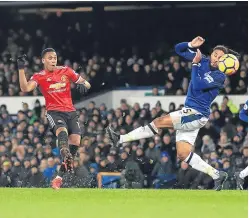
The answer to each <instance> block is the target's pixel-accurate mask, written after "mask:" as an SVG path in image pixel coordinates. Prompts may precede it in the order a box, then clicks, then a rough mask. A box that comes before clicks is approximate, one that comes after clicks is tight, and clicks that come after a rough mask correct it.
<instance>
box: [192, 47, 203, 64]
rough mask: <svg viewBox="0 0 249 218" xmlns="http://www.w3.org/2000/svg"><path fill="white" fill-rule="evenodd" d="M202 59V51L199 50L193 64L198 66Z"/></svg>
mask: <svg viewBox="0 0 249 218" xmlns="http://www.w3.org/2000/svg"><path fill="white" fill-rule="evenodd" d="M201 57H202V54H201V51H200V49H197V52H196V55H195V57H194V59H193V64H198V63H199V62H200V61H201Z"/></svg>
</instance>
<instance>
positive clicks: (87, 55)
mask: <svg viewBox="0 0 249 218" xmlns="http://www.w3.org/2000/svg"><path fill="white" fill-rule="evenodd" d="M130 13H131V12H130ZM138 13H139V12H138ZM152 13H155V12H152ZM198 13H199V12H198ZM160 14H162V15H160ZM77 16H79V15H77ZM77 16H75V17H77ZM86 16H87V15H86ZM131 16H133V14H131V15H130V17H131ZM157 16H159V17H160V16H161V17H160V19H163V20H162V22H165V25H166V26H165V28H163V27H162V28H156V26H155V23H156V22H157V20H156V19H155V18H153V19H152V18H150V19H151V24H150V23H149V24H146V22H144V23H141V27H140V28H137V26H136V25H137V23H138V22H140V21H141V19H142V18H144V19H146V18H145V15H144V14H141V15H140V16H139V17H138V18H136V20H135V21H134V24H132V25H128V24H126V23H125V22H123V21H122V19H121V18H120V19H121V20H119V21H116V19H114V18H113V19H111V18H108V20H106V22H105V23H102V25H103V26H104V28H106V31H103V29H101V28H97V27H98V23H97V21H96V22H95V21H94V20H93V21H89V19H86V18H85V19H81V21H80V22H79V21H78V20H79V19H80V17H78V20H77V18H75V17H74V18H72V17H70V16H69V15H65V14H59V13H58V14H57V16H56V15H49V14H41V15H21V14H18V13H16V14H15V15H13V17H14V22H13V23H11V20H12V19H13V18H12V19H11V18H10V20H8V19H7V20H8V22H9V26H7V28H6V29H5V28H4V27H6V26H4V25H3V29H1V30H0V39H1V42H2V45H1V46H0V53H1V56H0V96H25V95H33V96H36V95H39V90H34V91H33V92H32V93H23V92H21V91H20V88H19V86H18V72H17V66H16V63H14V62H13V60H16V58H17V56H18V55H20V54H23V53H26V54H27V56H28V63H27V67H26V69H25V71H26V73H27V78H30V77H31V76H32V75H33V74H34V73H35V72H39V71H40V70H41V69H42V64H41V59H40V54H41V51H42V50H43V49H44V48H47V47H53V48H55V49H56V51H57V54H58V64H59V65H67V66H70V67H72V68H73V69H74V70H75V71H77V72H78V73H80V74H81V75H82V76H83V77H84V78H86V79H87V80H89V81H90V82H91V84H92V89H91V92H100V91H101V90H103V89H111V88H115V87H120V86H123V87H124V86H126V87H128V86H155V87H156V86H158V87H160V89H162V87H164V88H163V89H164V90H165V91H164V94H165V95H175V94H176V95H185V94H186V92H187V87H188V84H189V81H190V71H191V63H188V62H185V61H183V60H182V59H180V58H179V57H177V56H176V54H175V53H174V44H176V43H178V42H181V41H183V40H189V41H190V40H191V39H192V38H193V37H195V36H192V35H191V36H187V35H186V31H185V32H184V34H183V35H186V38H184V39H183V38H182V37H183V36H182V34H181V35H179V34H178V33H179V31H180V30H179V28H180V27H181V28H183V26H184V25H183V24H178V23H177V25H178V27H179V28H176V27H174V28H173V27H171V26H168V27H171V31H172V35H177V34H178V36H179V37H177V38H174V40H173V39H172V37H171V36H169V34H168V32H167V25H170V24H169V23H167V22H168V21H167V19H166V17H167V16H169V15H165V14H163V13H162V12H158V14H157ZM171 16H173V15H171ZM124 17H126V18H127V17H128V16H127V15H125V14H124ZM152 17H153V16H152ZM106 19H107V18H106ZM123 19H124V18H123ZM154 19H155V20H154ZM186 19H188V18H186ZM200 19H201V21H198V22H205V21H204V20H203V19H204V18H203V17H200ZM236 19H237V18H236ZM171 22H176V20H175V21H171ZM34 23H39V28H38V27H37V26H34ZM121 23H122V25H121ZM62 24H63V25H62ZM6 25H7V24H6ZM99 25H100V24H99ZM196 25H197V24H196ZM213 25H214V26H213ZM220 25H221V24H220ZM231 25H232V24H231ZM231 25H230V26H229V28H230V27H231ZM55 26H56V31H55V30H54V27H55ZM96 26H97V27H96ZM236 26H240V27H241V28H240V31H244V25H243V22H242V21H241V20H239V18H238V21H237V22H236V25H234V26H233V28H235V27H236ZM135 27H136V28H135ZM218 27H219V28H218ZM102 28H103V27H102ZM127 28H128V29H129V30H130V32H129V31H127ZM149 28H150V29H152V30H153V31H149ZM181 28H180V29H181ZM206 28H208V29H210V30H211V29H212V30H213V29H215V30H216V31H220V32H222V31H223V32H224V33H226V31H229V28H228V26H227V25H224V24H223V26H219V24H218V21H217V23H215V24H213V23H212V22H208V24H207V26H206ZM101 30H102V31H103V34H104V35H103V34H100V35H101V36H102V37H100V36H99V34H98V31H101ZM146 31H147V32H146ZM201 31H203V30H202V29H200V32H201ZM145 32H146V34H144V33H145ZM107 33H108V34H107ZM170 35H171V34H170ZM223 35H224V34H223ZM228 35H229V34H228ZM240 35H241V37H242V35H243V34H240ZM97 36H98V37H97ZM139 37H141V38H139ZM156 37H159V38H156ZM163 37H165V38H163ZM190 37H191V38H190ZM178 38H179V39H178ZM115 39H116V40H115ZM232 39H233V40H230V38H229V37H226V38H223V39H222V40H227V41H225V43H226V42H227V43H232V42H233V41H236V42H241V44H243V43H246V42H244V41H241V40H236V39H235V38H234V37H232ZM152 40H153V41H154V43H153V45H151V43H149V42H151V41H152ZM210 40H213V43H216V41H215V40H214V38H213V37H211V36H210V38H209V41H210ZM209 43H210V42H209ZM217 43H220V44H221V43H224V42H223V41H219V42H217ZM215 45H216V44H209V45H206V46H209V48H208V49H206V48H207V47H205V45H204V48H203V49H204V52H205V51H206V53H207V54H208V53H209V52H210V50H211V48H212V47H213V46H215ZM229 45H230V44H229ZM232 46H234V47H233V49H235V50H237V51H238V52H240V54H241V59H240V69H239V71H238V72H237V74H235V75H234V76H232V77H229V78H227V80H226V83H225V88H224V90H223V93H224V94H246V93H247V85H248V84H247V81H248V79H247V78H248V63H247V62H248V55H247V53H245V52H247V51H246V50H245V49H244V50H243V46H242V47H241V45H237V44H232ZM245 48H246V47H245ZM238 49H239V50H238ZM112 50H113V52H111V51H112ZM10 58H12V61H11V60H10ZM72 88H74V85H72ZM72 90H73V96H74V98H75V99H78V98H79V96H77V93H76V92H75V91H74V89H72Z"/></svg>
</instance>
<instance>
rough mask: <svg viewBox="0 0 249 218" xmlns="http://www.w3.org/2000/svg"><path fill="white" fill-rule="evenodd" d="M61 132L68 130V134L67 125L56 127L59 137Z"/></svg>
mask: <svg viewBox="0 0 249 218" xmlns="http://www.w3.org/2000/svg"><path fill="white" fill-rule="evenodd" d="M61 132H66V134H67V135H68V133H67V128H66V127H59V128H58V129H56V136H57V137H58V136H59V134H60V133H61Z"/></svg>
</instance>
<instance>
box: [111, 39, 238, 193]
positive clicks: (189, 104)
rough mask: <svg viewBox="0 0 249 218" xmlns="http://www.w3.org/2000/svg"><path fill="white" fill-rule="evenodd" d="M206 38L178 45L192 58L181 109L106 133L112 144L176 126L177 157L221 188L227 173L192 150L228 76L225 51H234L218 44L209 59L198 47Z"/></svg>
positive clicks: (178, 49) (149, 135)
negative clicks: (130, 128)
mask: <svg viewBox="0 0 249 218" xmlns="http://www.w3.org/2000/svg"><path fill="white" fill-rule="evenodd" d="M204 41H205V40H204V39H203V38H202V37H200V36H198V37H196V38H194V39H193V40H192V41H191V42H183V43H179V44H177V45H176V46H175V51H176V53H177V54H178V55H179V56H181V57H183V58H185V59H186V60H189V61H192V71H191V81H190V84H189V87H188V93H187V97H186V101H185V105H184V107H183V108H182V109H181V110H179V111H175V112H172V113H170V114H167V115H165V116H162V117H158V118H156V119H154V120H153V121H152V122H151V123H149V124H148V125H146V126H141V127H139V128H137V129H135V130H133V131H131V132H129V133H127V134H125V135H119V134H118V133H116V132H114V131H113V129H112V128H111V127H110V126H109V127H107V129H106V132H107V135H108V137H109V138H110V140H111V142H112V143H113V145H114V146H117V145H119V144H121V143H124V142H129V141H135V140H139V139H141V138H149V137H152V136H154V135H155V134H157V133H158V130H159V129H160V128H173V129H175V130H176V147H177V156H178V158H179V159H180V160H181V161H185V162H187V163H188V164H189V165H191V166H192V167H193V168H194V169H196V170H198V171H201V172H204V173H206V174H208V175H210V176H211V177H212V178H213V179H214V190H217V191H220V190H221V189H222V187H223V184H224V182H225V181H226V179H227V173H226V172H223V171H218V170H217V169H215V168H213V167H212V166H210V165H209V164H208V163H206V162H205V161H203V160H202V159H201V157H200V156H199V155H198V154H196V153H194V152H193V151H192V149H193V146H194V143H195V140H196V137H197V135H198V132H199V130H200V128H202V127H203V126H205V124H206V123H207V121H208V119H209V115H210V105H211V103H212V101H213V100H214V99H215V98H216V97H217V95H218V94H219V92H220V90H221V89H222V88H223V86H224V81H225V78H226V75H225V74H224V73H222V72H220V71H219V70H218V61H219V59H220V58H221V57H222V56H223V55H224V54H228V53H231V50H230V49H228V48H227V47H225V46H222V45H218V46H216V47H215V48H214V49H213V51H212V53H211V56H210V58H207V57H205V56H203V55H202V54H201V52H200V50H199V49H198V48H199V47H200V46H201V45H202V44H203V43H204ZM234 53H235V52H233V54H234Z"/></svg>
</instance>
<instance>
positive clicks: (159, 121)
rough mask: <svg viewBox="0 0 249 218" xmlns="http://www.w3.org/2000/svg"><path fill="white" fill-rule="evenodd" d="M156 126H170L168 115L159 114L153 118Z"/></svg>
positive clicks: (171, 124)
mask: <svg viewBox="0 0 249 218" xmlns="http://www.w3.org/2000/svg"><path fill="white" fill-rule="evenodd" d="M153 123H154V125H155V127H156V128H172V127H173V123H172V120H171V117H170V116H169V115H165V116H161V117H158V118H156V119H154V120H153Z"/></svg>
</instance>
